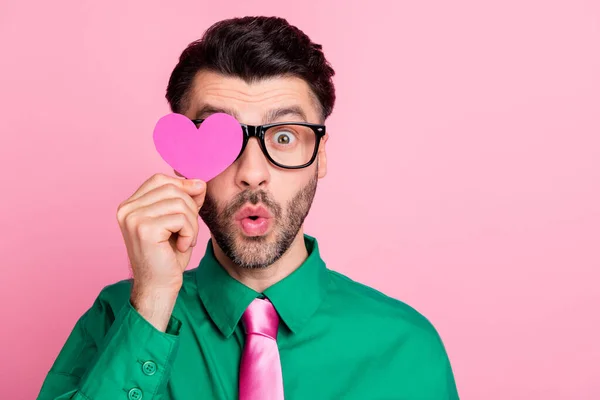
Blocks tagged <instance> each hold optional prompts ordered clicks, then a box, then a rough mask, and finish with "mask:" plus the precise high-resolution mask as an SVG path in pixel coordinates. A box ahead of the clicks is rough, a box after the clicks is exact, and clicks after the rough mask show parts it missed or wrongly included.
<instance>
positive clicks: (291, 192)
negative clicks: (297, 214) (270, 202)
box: [270, 169, 314, 208]
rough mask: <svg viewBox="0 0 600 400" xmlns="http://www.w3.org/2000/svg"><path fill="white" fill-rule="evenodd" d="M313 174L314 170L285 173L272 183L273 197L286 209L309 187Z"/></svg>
mask: <svg viewBox="0 0 600 400" xmlns="http://www.w3.org/2000/svg"><path fill="white" fill-rule="evenodd" d="M313 174H314V170H313V169H310V170H299V171H289V172H285V173H284V174H283V175H282V176H280V177H277V178H278V179H273V181H272V182H271V183H272V185H271V187H270V192H271V195H272V196H273V198H274V199H275V201H277V202H278V203H279V204H280V205H281V206H282V207H284V208H285V207H287V205H288V203H289V202H290V201H291V200H292V199H293V198H294V197H295V196H296V195H297V194H298V192H299V191H300V190H301V189H302V188H304V187H305V186H306V185H308V183H309V182H310V178H311V177H312V175H313Z"/></svg>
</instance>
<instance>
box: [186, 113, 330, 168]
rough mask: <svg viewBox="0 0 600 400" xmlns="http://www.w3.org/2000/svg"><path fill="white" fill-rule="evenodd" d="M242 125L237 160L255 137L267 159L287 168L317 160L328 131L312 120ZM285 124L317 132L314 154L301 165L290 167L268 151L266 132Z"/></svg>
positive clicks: (194, 120)
mask: <svg viewBox="0 0 600 400" xmlns="http://www.w3.org/2000/svg"><path fill="white" fill-rule="evenodd" d="M204 120H205V118H202V119H193V120H192V122H193V123H194V125H196V126H198V125H199V124H201V123H202V122H204ZM240 125H241V127H242V132H243V134H244V138H243V142H242V149H241V150H240V153H239V154H238V156H237V157H236V161H237V159H238V158H240V157H241V155H242V153H244V150H245V149H246V145H247V144H248V141H249V140H250V138H251V137H255V138H257V139H258V142H259V143H260V148H261V150H262V152H263V154H264V155H265V157H266V158H267V160H269V161H270V162H271V163H273V164H274V165H276V166H278V167H279V168H285V169H302V168H306V167H308V166H310V165H311V164H312V163H313V162H315V159H316V158H317V153H318V151H319V143H320V142H321V139H322V138H323V136H325V133H326V132H325V125H321V124H313V123H310V122H275V123H272V124H264V125H247V124H242V123H241V122H240ZM283 125H300V126H306V127H308V128H311V130H312V131H313V132H314V133H315V136H316V140H315V149H314V150H313V154H312V156H311V158H310V160H309V161H308V162H307V163H305V164H303V165H299V166H294V167H290V166H287V165H283V164H280V163H278V162H277V161H275V160H274V159H273V158H272V157H271V156H270V155H269V152H268V151H267V147H266V145H265V133H266V132H267V130H268V129H270V128H275V127H277V126H283Z"/></svg>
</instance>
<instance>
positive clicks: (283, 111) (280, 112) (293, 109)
mask: <svg viewBox="0 0 600 400" xmlns="http://www.w3.org/2000/svg"><path fill="white" fill-rule="evenodd" d="M288 115H292V116H294V117H296V118H300V119H301V120H302V121H303V122H306V120H307V118H306V113H305V112H304V110H303V109H302V107H300V106H290V107H282V108H276V109H274V110H269V111H267V112H266V113H265V115H264V116H263V120H264V121H265V123H266V124H268V123H271V122H274V121H277V120H278V119H281V118H282V117H285V116H288Z"/></svg>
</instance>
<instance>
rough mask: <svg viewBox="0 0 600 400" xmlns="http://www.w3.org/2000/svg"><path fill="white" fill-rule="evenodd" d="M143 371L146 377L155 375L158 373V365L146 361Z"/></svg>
mask: <svg viewBox="0 0 600 400" xmlns="http://www.w3.org/2000/svg"><path fill="white" fill-rule="evenodd" d="M142 371H144V374H146V375H154V374H155V373H156V363H155V362H154V361H146V362H145V363H144V365H142Z"/></svg>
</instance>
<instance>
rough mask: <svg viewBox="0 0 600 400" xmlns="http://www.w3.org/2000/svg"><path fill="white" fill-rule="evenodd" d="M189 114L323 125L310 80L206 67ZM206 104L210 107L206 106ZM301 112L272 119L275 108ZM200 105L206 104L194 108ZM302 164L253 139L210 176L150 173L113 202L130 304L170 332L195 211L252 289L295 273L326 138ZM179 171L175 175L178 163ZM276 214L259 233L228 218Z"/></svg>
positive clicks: (224, 261)
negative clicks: (281, 158)
mask: <svg viewBox="0 0 600 400" xmlns="http://www.w3.org/2000/svg"><path fill="white" fill-rule="evenodd" d="M188 104H189V106H188V107H187V109H186V110H185V111H184V112H183V114H185V115H186V116H187V117H189V118H190V119H195V118H206V117H208V116H209V115H210V114H211V113H213V112H216V111H224V112H227V113H229V114H231V115H233V116H234V117H236V119H237V120H238V121H240V122H242V123H246V124H251V125H260V124H265V123H270V122H283V121H287V122H292V121H296V122H312V123H321V122H322V121H321V119H320V115H321V114H320V107H319V106H318V103H317V102H316V101H315V98H314V96H313V95H312V92H311V91H310V88H309V86H308V85H307V84H306V82H305V81H304V80H302V79H299V78H296V77H276V78H270V79H266V80H262V81H258V82H253V83H251V84H248V83H246V82H244V81H243V80H241V79H239V78H235V77H228V76H223V75H220V74H217V73H214V72H209V71H202V72H199V73H198V74H197V76H196V77H195V80H194V83H193V88H192V91H191V92H190V96H189V101H188ZM207 106H211V107H212V109H211V110H206V107H207ZM294 107H295V108H296V109H297V110H298V111H300V112H301V113H302V114H304V115H303V116H300V115H298V114H297V113H288V114H283V115H278V116H277V118H275V119H272V118H268V113H269V112H270V111H273V110H276V109H282V108H285V109H288V108H294ZM202 110H206V112H204V113H203V114H200V113H201V112H202ZM327 140H328V135H325V137H324V138H323V139H322V140H321V142H320V143H319V150H318V155H317V159H316V160H315V162H314V163H313V164H311V165H310V166H309V167H307V168H303V169H298V170H290V169H283V168H279V167H277V166H275V165H273V164H271V163H270V162H269V161H268V160H267V159H266V158H265V156H264V155H263V153H262V151H261V149H260V145H259V142H258V140H257V139H256V138H251V139H250V141H249V142H248V144H247V146H246V148H245V150H244V153H243V154H242V155H241V156H240V158H238V159H237V160H236V161H235V163H233V164H232V165H231V166H229V167H228V168H227V169H226V170H225V171H224V172H223V173H221V174H220V175H218V176H217V177H215V178H213V179H212V180H211V181H210V182H208V183H207V184H204V183H203V182H199V184H200V186H198V187H194V186H193V181H192V180H188V179H180V178H175V177H169V176H166V175H162V174H156V175H154V176H153V177H151V178H150V179H148V180H147V181H146V182H144V183H143V184H142V185H141V186H140V188H139V189H138V190H137V191H136V192H135V193H134V194H133V195H132V196H131V197H130V198H128V199H127V200H125V201H124V202H123V203H121V204H120V205H119V208H118V210H117V220H118V221H119V226H120V227H121V231H122V233H123V237H124V241H125V244H126V247H127V251H128V255H129V259H130V262H131V266H132V272H133V276H134V283H133V287H132V293H131V303H132V305H133V306H134V307H135V308H136V309H137V310H138V312H140V314H141V315H142V316H143V317H144V318H146V319H147V320H148V321H149V322H150V323H151V324H153V325H154V326H155V327H156V328H157V329H159V330H162V331H163V332H164V331H165V330H166V326H167V323H168V321H169V318H170V315H171V312H172V310H173V307H174V304H175V300H176V298H177V294H178V292H179V289H180V288H181V284H182V274H183V272H184V271H185V269H186V268H187V265H188V263H189V260H190V258H191V253H192V250H193V247H194V246H195V245H196V242H197V235H198V215H200V216H201V217H202V220H203V221H204V222H205V223H206V225H207V226H208V227H209V229H210V231H211V239H212V241H213V246H214V249H215V256H216V258H217V260H218V261H219V263H220V264H221V265H222V266H223V267H224V268H225V270H227V272H228V273H229V274H230V275H231V276H232V277H233V278H235V279H237V280H238V281H240V282H242V283H243V284H245V285H246V286H248V287H251V288H253V289H254V290H256V291H258V292H262V291H264V290H265V289H266V288H268V287H269V286H271V285H273V284H275V283H277V282H278V281H280V280H281V279H283V278H285V277H286V276H288V275H289V274H291V273H292V272H293V271H294V270H295V269H296V268H298V267H299V266H300V265H301V264H302V263H303V262H304V260H305V259H306V257H307V256H308V252H307V249H306V246H305V244H304V240H303V234H304V230H303V222H304V217H305V216H306V214H307V213H308V211H309V209H310V205H311V204H312V200H313V196H314V192H315V190H316V184H317V180H318V179H322V178H323V177H325V175H326V173H327V158H326V153H325V144H326V142H327ZM174 172H175V174H176V175H178V176H179V177H181V174H179V173H178V172H177V171H174ZM259 200H260V202H259V203H258V205H263V206H265V208H267V209H268V210H269V211H271V213H272V214H273V215H274V218H273V219H272V221H271V228H270V229H269V231H268V232H267V233H266V234H265V235H264V236H262V237H258V238H257V237H248V236H246V235H245V234H244V233H243V231H242V230H241V228H240V227H239V226H238V225H237V224H235V223H234V221H233V217H232V216H233V214H234V213H235V212H236V211H238V210H240V209H241V207H242V206H245V205H250V204H251V202H250V201H252V202H255V201H259Z"/></svg>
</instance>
